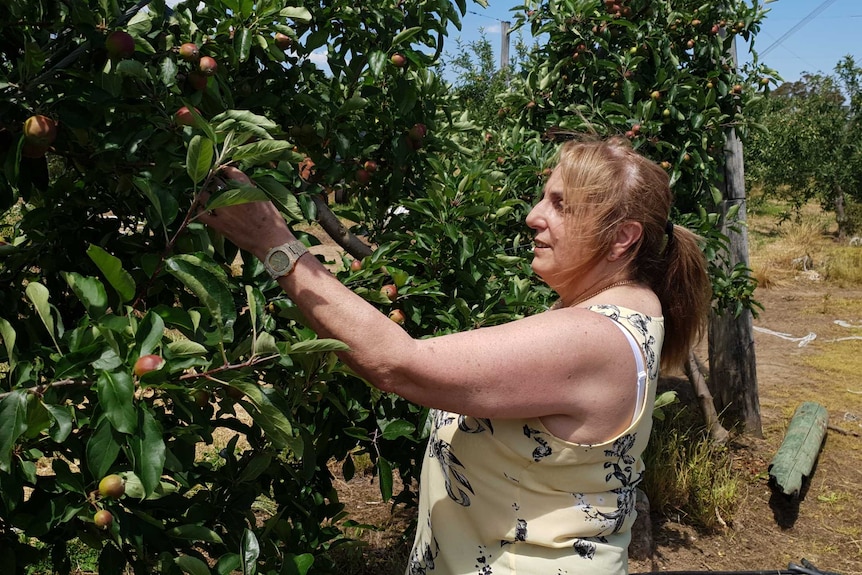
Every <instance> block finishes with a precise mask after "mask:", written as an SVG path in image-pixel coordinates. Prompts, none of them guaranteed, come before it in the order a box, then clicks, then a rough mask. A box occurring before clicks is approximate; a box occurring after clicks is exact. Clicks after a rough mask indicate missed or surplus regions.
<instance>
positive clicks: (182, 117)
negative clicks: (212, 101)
mask: <svg viewBox="0 0 862 575" xmlns="http://www.w3.org/2000/svg"><path fill="white" fill-rule="evenodd" d="M195 112H197V113H198V114H200V111H199V110H198V109H197V108H195ZM174 121H175V122H176V123H177V124H179V125H180V126H191V125H193V124H194V123H195V118H194V116H192V113H191V111H190V110H189V108H188V106H183V107H182V108H180V109H179V110H177V111H176V113H175V114H174Z"/></svg>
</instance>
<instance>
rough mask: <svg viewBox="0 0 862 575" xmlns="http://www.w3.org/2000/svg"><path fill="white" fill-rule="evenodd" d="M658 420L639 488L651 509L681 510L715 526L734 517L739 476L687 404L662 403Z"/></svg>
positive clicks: (665, 513) (692, 519)
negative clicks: (663, 411) (669, 405)
mask: <svg viewBox="0 0 862 575" xmlns="http://www.w3.org/2000/svg"><path fill="white" fill-rule="evenodd" d="M665 409H666V411H667V417H665V419H664V420H663V421H656V422H655V427H654V429H653V434H652V436H651V439H650V444H649V447H647V450H646V452H645V454H644V460H645V463H646V469H647V472H646V477H645V479H644V483H643V484H642V485H641V488H642V489H643V490H644V492H645V493H646V494H647V497H648V498H649V502H650V509H651V510H652V511H654V512H658V513H659V514H661V515H663V516H671V515H682V516H684V517H685V518H686V522H687V523H689V524H691V525H695V526H697V527H700V528H703V529H706V530H714V529H717V528H719V527H724V526H725V524H726V523H729V522H730V521H732V519H733V515H734V511H735V509H736V502H737V498H738V495H739V486H740V480H739V479H737V477H736V476H735V474H734V473H733V471H732V469H731V461H730V456H729V453H728V451H727V450H726V448H725V447H723V446H721V445H718V444H716V443H715V442H713V441H712V440H711V439H710V438H709V434H708V433H707V431H706V430H705V429H703V428H702V425H701V424H694V423H692V422H693V421H694V420H695V419H696V418H697V417H698V415H697V414H692V413H690V412H691V410H692V408H691V407H679V406H676V405H675V406H672V409H670V408H665Z"/></svg>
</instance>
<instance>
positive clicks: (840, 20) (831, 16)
mask: <svg viewBox="0 0 862 575" xmlns="http://www.w3.org/2000/svg"><path fill="white" fill-rule="evenodd" d="M488 3H489V7H488V8H487V9H484V8H482V7H481V6H479V5H478V4H475V3H472V2H471V3H468V5H467V10H468V11H469V12H468V14H467V15H466V16H465V17H464V19H463V21H462V27H461V31H460V32H459V31H458V30H457V29H453V30H451V31H450V36H449V39H450V40H451V39H453V38H457V37H460V38H461V39H462V40H463V41H465V42H469V41H471V40H475V39H478V38H479V29H480V28H484V29H485V33H486V35H487V36H488V39H489V40H490V41H491V43H492V46H493V47H494V50H495V51H497V50H499V46H500V43H501V38H500V21H501V20H512V19H513V17H512V13H511V11H510V8H512V7H513V6H518V5H521V4H523V3H524V2H521V1H519V0H488ZM766 8H768V9H769V13H768V14H767V15H766V18H765V19H764V22H763V26H762V28H761V30H760V33H759V34H758V35H757V37H756V38H755V49H756V50H757V52H758V53H760V54H764V56H763V57H762V58H761V61H762V62H763V63H765V64H766V65H767V66H769V67H771V68H773V69H775V70H777V71H778V73H779V75H780V76H781V77H782V78H783V79H784V80H785V81H794V80H798V79H799V78H800V77H801V75H802V74H803V73H804V72H822V73H826V74H829V73H832V71H833V69H834V67H835V65H836V64H837V63H838V61H839V60H841V58H843V57H844V56H845V55H847V54H851V55H853V56H854V57H856V63H857V65H862V36H860V35H859V32H858V28H859V27H860V26H862V2H860V0H775V1H773V2H771V3H770V4H768V5H767V6H766ZM785 35H786V36H785ZM782 37H784V38H782ZM453 45H454V44H453V43H450V44H449V46H450V47H452V46H453ZM452 49H454V48H452ZM738 50H739V57H740V59H741V60H745V59H746V56H745V54H746V52H747V50H748V47H747V46H739V48H738ZM498 58H499V56H498Z"/></svg>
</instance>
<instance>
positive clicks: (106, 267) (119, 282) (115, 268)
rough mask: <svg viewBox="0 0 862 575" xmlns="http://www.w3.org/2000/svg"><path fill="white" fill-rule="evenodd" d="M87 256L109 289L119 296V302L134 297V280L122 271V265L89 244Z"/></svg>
mask: <svg viewBox="0 0 862 575" xmlns="http://www.w3.org/2000/svg"><path fill="white" fill-rule="evenodd" d="M87 255H88V256H89V257H90V259H91V260H93V263H94V264H96V266H97V267H98V268H99V271H101V272H102V275H104V276H105V279H107V280H108V283H109V284H111V287H113V288H114V290H116V292H117V294H118V295H119V296H120V301H123V302H127V301H130V300H131V299H132V298H133V297H135V289H136V288H135V280H134V279H132V276H131V274H129V272H127V271H126V270H125V269H123V263H122V262H121V261H120V260H119V258H116V257H114V256H112V255H111V254H109V253H108V252H106V251H105V250H103V249H102V248H100V247H99V246H97V245H95V244H90V247H89V248H87Z"/></svg>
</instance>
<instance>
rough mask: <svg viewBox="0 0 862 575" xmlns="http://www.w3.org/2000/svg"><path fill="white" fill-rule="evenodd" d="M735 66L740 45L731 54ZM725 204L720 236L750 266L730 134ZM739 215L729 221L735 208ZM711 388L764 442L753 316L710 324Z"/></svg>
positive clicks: (739, 168)
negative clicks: (726, 239)
mask: <svg viewBox="0 0 862 575" xmlns="http://www.w3.org/2000/svg"><path fill="white" fill-rule="evenodd" d="M731 52H732V54H731V55H732V57H733V61H734V64H735V63H736V44H735V43H734V44H733V46H732V48H731ZM717 185H718V187H719V188H720V189H721V190H722V192H723V193H722V196H723V197H724V200H723V201H722V202H721V204H720V205H719V206H718V208H719V213H720V215H721V233H723V234H724V235H726V236H727V237H728V238H729V240H730V253H729V254H728V260H729V261H728V265H729V266H730V267H731V268H732V267H733V266H735V265H736V264H738V263H742V264H744V265H745V266H748V265H749V257H748V228H747V227H746V216H745V170H744V165H743V160H742V142H741V141H740V140H739V138H738V137H737V135H736V131H735V130H734V129H733V128H731V129H730V130H728V132H727V139H726V142H725V146H724V181H720V182H717ZM736 206H738V208H739V211H738V212H737V214H736V218H735V219H734V220H733V221H729V218H728V213H729V212H730V210H731V208H734V207H736ZM709 387H710V389H711V390H712V393H713V395H714V396H715V397H716V398H717V399H718V411H719V413H721V414H722V417H723V418H724V420H725V423H726V424H727V425H726V427H740V426H741V427H742V428H743V429H744V431H745V432H746V433H748V434H751V435H754V436H755V437H762V436H763V428H762V423H761V420H760V398H759V393H758V390H757V366H756V362H755V356H754V326H753V317H752V315H751V312H750V311H748V310H746V311H743V312H742V313H741V314H740V315H739V316H738V317H735V316H734V315H733V314H731V313H724V314H722V315H718V314H715V313H713V314H712V315H711V316H710V318H709Z"/></svg>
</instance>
